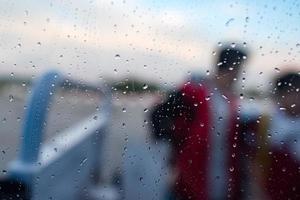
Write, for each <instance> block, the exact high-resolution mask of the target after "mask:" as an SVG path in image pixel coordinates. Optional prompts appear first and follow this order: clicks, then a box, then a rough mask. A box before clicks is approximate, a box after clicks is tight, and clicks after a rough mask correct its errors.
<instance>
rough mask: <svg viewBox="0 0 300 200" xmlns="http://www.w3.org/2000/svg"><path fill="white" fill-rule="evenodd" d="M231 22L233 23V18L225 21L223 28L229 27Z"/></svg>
mask: <svg viewBox="0 0 300 200" xmlns="http://www.w3.org/2000/svg"><path fill="white" fill-rule="evenodd" d="M233 21H234V18H230V19H229V20H227V22H226V23H225V26H229V25H230V24H231V23H232V22H233Z"/></svg>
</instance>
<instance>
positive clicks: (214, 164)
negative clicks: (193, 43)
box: [151, 43, 248, 200]
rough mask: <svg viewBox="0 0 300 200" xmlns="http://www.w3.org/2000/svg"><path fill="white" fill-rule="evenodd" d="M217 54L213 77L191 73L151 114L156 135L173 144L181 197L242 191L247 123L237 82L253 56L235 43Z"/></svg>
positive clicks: (212, 196)
mask: <svg viewBox="0 0 300 200" xmlns="http://www.w3.org/2000/svg"><path fill="white" fill-rule="evenodd" d="M216 56H217V60H216V64H215V70H216V72H215V74H214V75H213V76H212V77H211V78H201V77H193V78H191V79H190V80H188V81H187V82H185V83H184V84H183V85H182V86H181V87H180V88H179V89H178V90H176V91H175V92H173V93H171V94H170V95H169V97H168V99H167V100H166V101H165V102H164V103H162V104H160V105H158V106H157V107H156V108H155V109H154V111H153V112H152V115H151V118H152V122H153V128H154V133H155V137H156V138H160V139H161V138H162V139H165V140H168V141H170V142H171V143H172V146H173V149H174V155H173V161H174V162H173V163H174V168H175V169H176V171H177V174H178V175H177V178H176V182H175V186H174V188H175V189H174V190H175V196H176V198H175V199H178V200H187V199H191V200H203V199H226V198H229V199H240V198H241V197H242V195H243V191H244V188H243V177H244V175H243V174H244V172H243V166H242V165H243V159H244V158H243V157H242V156H243V152H244V150H243V148H244V145H243V144H242V143H243V134H242V132H243V126H242V125H241V124H242V123H241V121H240V117H239V106H238V105H239V103H238V99H239V98H238V97H237V95H236V94H235V91H234V87H233V86H234V83H235V81H236V80H237V79H238V75H239V72H240V71H241V68H242V66H243V65H244V64H245V61H246V60H247V56H248V55H247V51H246V49H245V47H244V46H238V45H236V44H234V43H232V44H229V45H223V46H221V47H220V49H219V50H218V52H217V55H216Z"/></svg>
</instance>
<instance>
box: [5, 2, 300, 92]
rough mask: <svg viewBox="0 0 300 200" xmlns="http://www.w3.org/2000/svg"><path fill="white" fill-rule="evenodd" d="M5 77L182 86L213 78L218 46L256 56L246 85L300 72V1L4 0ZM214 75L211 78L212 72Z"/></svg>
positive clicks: (249, 66)
mask: <svg viewBox="0 0 300 200" xmlns="http://www.w3.org/2000/svg"><path fill="white" fill-rule="evenodd" d="M0 5H1V6H0V61H1V62H0V75H1V76H2V77H3V76H13V77H20V76H34V77H36V76H39V75H40V74H41V73H43V72H45V71H47V70H50V69H56V70H58V71H61V72H62V73H64V74H66V76H68V77H73V78H76V79H77V78H78V79H83V80H87V81H97V80H102V79H103V78H105V77H110V78H114V79H119V78H124V77H139V78H141V79H142V80H147V81H156V82H159V83H161V84H164V85H177V84H179V83H180V82H181V81H183V80H184V78H185V77H186V76H187V75H189V74H190V73H191V72H201V73H204V74H206V72H207V71H209V72H210V73H213V66H214V53H213V52H214V51H215V50H216V48H217V47H218V44H223V42H224V41H232V42H237V43H241V44H245V45H246V47H247V48H248V49H250V51H251V55H250V57H249V62H248V63H247V66H245V68H244V70H245V72H244V73H243V76H244V77H245V78H246V79H245V82H244V83H243V84H245V85H246V87H256V88H261V87H262V86H263V87H266V86H267V85H268V82H269V80H270V78H272V76H274V75H276V73H283V72H284V71H286V70H288V69H296V70H300V67H299V66H300V57H299V53H300V38H299V35H300V34H299V33H300V30H299V25H300V1H293V0H284V1H283V0H278V1H266V0H261V1H250V0H249V1H246V0H241V1H237V0H234V1H230V0H229V1H221V0H210V1H199V0H197V1H196V0H188V1H183V0H173V1H171V0H131V1H130V0H114V1H100V0H99V1H97V0H90V1H89V0H81V1H80V0H43V1H40V0H22V1H21V0H19V1H17V0H0ZM207 74H208V73H207Z"/></svg>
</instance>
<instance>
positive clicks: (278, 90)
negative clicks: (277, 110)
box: [274, 72, 300, 115]
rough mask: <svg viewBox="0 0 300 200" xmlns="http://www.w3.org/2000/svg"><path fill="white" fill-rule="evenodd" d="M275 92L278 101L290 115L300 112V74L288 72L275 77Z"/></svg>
mask: <svg viewBox="0 0 300 200" xmlns="http://www.w3.org/2000/svg"><path fill="white" fill-rule="evenodd" d="M274 82H275V88H274V94H275V98H276V101H277V103H278V104H279V106H280V107H282V108H283V109H284V110H286V112H287V113H288V114H290V115H299V114H300V91H299V90H300V74H299V72H287V73H285V74H283V75H280V76H279V77H277V78H276V79H275V81H274Z"/></svg>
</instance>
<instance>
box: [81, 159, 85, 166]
mask: <svg viewBox="0 0 300 200" xmlns="http://www.w3.org/2000/svg"><path fill="white" fill-rule="evenodd" d="M86 161H87V158H84V159H83V160H82V161H81V162H80V166H82V165H84V163H86Z"/></svg>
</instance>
